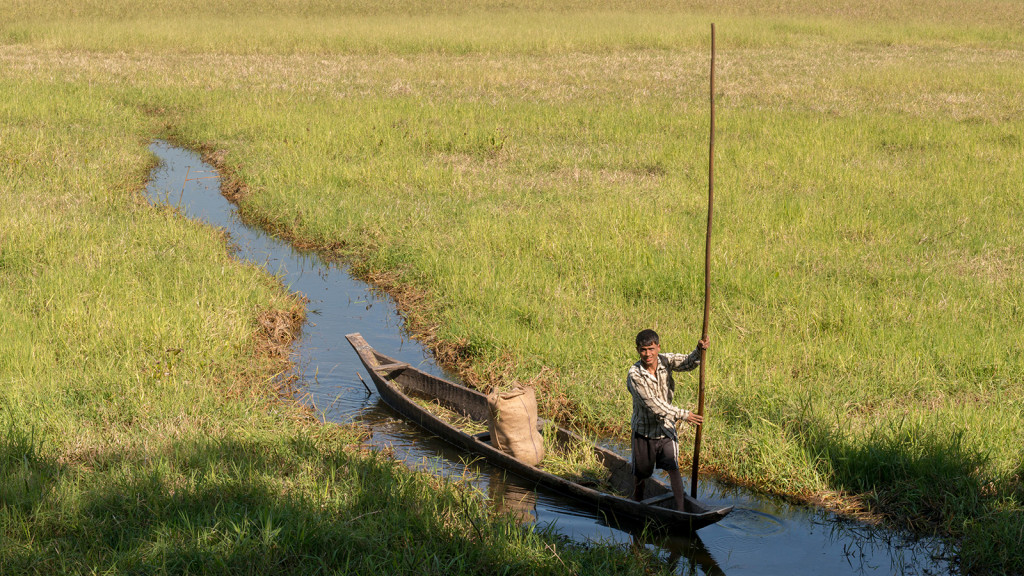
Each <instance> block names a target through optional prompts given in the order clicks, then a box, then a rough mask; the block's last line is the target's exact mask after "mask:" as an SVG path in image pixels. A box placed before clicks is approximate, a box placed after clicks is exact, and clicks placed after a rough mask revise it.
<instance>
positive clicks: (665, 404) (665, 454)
mask: <svg viewBox="0 0 1024 576" xmlns="http://www.w3.org/2000/svg"><path fill="white" fill-rule="evenodd" d="M707 347H708V343H707V340H701V341H699V342H697V347H696V348H694V350H693V352H691V353H689V354H673V353H668V352H666V353H665V354H662V353H661V344H660V343H659V341H658V333H657V332H655V331H654V330H650V329H648V330H643V331H642V332H640V333H639V334H637V335H636V351H637V353H638V354H639V355H640V360H639V361H638V362H637V363H636V364H633V365H632V366H630V367H629V373H628V374H627V376H626V388H628V389H629V393H630V394H631V395H632V396H633V417H632V418H631V419H630V422H629V424H630V428H631V429H632V430H633V442H632V445H633V499H634V500H637V501H639V500H643V499H644V481H645V480H647V479H648V478H650V477H651V474H653V473H654V468H655V466H657V467H658V468H661V469H662V470H664V471H666V472H667V473H668V478H669V481H670V482H671V484H672V493H673V494H674V495H675V498H676V509H677V510H680V511H682V510H685V508H684V498H683V495H684V491H683V479H682V477H681V476H680V475H679V440H678V437H677V436H676V423H678V422H689V423H690V424H692V425H694V426H699V425H700V424H701V423H703V422H704V418H703V417H701V416H700V415H699V414H694V413H693V412H690V411H689V410H684V409H683V408H677V407H675V406H673V405H672V396H673V394H674V393H675V389H676V383H675V380H673V379H672V372H680V371H688V370H693V369H694V368H696V367H697V366H698V365H700V351H701V349H707Z"/></svg>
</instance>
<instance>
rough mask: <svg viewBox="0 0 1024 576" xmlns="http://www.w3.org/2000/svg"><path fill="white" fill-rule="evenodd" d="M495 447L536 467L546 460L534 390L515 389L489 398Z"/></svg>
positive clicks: (492, 441)
mask: <svg viewBox="0 0 1024 576" xmlns="http://www.w3.org/2000/svg"><path fill="white" fill-rule="evenodd" d="M487 406H488V408H490V411H491V422H490V428H491V444H493V445H494V447H495V448H497V449H499V450H501V451H502V452H505V453H506V454H511V455H512V456H513V457H514V458H516V459H517V460H520V461H522V462H525V463H526V464H529V465H530V466H536V465H537V464H539V463H540V461H541V460H543V459H544V438H543V437H542V436H541V435H540V432H538V431H537V396H536V394H535V393H534V391H533V388H530V387H527V388H515V389H513V390H511V391H507V392H495V393H493V394H491V395H490V396H488V397H487Z"/></svg>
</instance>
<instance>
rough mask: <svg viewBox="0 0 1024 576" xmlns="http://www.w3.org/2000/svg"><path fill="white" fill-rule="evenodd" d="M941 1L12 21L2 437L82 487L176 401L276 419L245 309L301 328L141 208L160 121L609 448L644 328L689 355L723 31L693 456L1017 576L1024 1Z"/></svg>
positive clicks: (172, 8)
mask: <svg viewBox="0 0 1024 576" xmlns="http://www.w3.org/2000/svg"><path fill="white" fill-rule="evenodd" d="M959 7H960V5H959V4H957V3H952V2H947V3H934V2H894V3H885V4H884V5H881V3H875V2H844V3H841V4H840V5H838V7H836V6H835V5H829V6H828V7H826V6H819V5H817V4H812V3H808V2H806V1H803V0H792V1H790V2H775V3H772V4H771V5H764V4H762V3H753V2H751V3H744V2H741V3H730V5H729V6H728V7H725V6H720V5H719V4H718V3H713V2H704V3H693V4H686V5H684V4H682V3H679V4H676V3H669V2H666V3H660V4H657V5H652V4H647V3H644V4H642V5H641V4H639V3H637V4H633V3H628V2H596V3H593V2H591V3H572V2H560V3H557V5H554V6H552V3H547V2H545V3H539V2H535V3H529V2H523V3H515V4H512V3H505V2H494V3H460V2H447V3H443V4H440V5H438V4H435V3H429V2H421V3H416V2H410V3H402V4H401V5H399V4H398V3H368V2H362V1H353V2H350V3H347V4H337V3H329V2H288V3H271V2H258V1H257V2H236V1H234V0H214V1H211V2H203V3H193V2H177V3H172V2H167V3H160V4H159V5H150V4H149V3H143V2H129V1H127V0H122V1H119V2H113V3H99V2H91V3H89V2H87V3H77V4H75V6H74V7H67V6H65V4H64V3H59V2H42V1H11V0H6V1H0V12H2V13H3V14H5V18H4V19H3V21H2V22H0V87H2V91H0V93H2V94H3V95H4V98H3V99H2V100H0V115H2V118H3V124H2V128H0V130H2V132H0V138H2V140H0V159H2V162H0V170H2V171H3V175H4V178H3V180H2V181H0V196H2V198H3V203H2V206H0V211H2V212H0V216H2V220H3V222H4V228H3V231H2V232H0V234H2V239H3V252H2V253H0V254H2V255H0V298H2V299H3V300H2V303H0V305H2V307H3V309H4V311H5V319H4V323H3V326H2V327H0V330H2V332H3V334H2V341H3V342H2V343H0V346H2V347H3V349H2V354H0V357H2V358H3V360H0V362H3V363H4V364H3V365H2V366H0V378H2V379H4V381H5V388H7V389H6V390H5V392H4V393H3V394H4V396H3V398H4V399H5V400H4V402H5V405H6V406H7V407H8V408H7V412H8V415H9V416H8V420H7V421H8V429H9V430H10V432H9V434H8V437H9V440H8V444H7V445H9V446H21V447H22V448H25V447H29V448H31V447H32V446H36V444H34V443H40V442H41V446H42V447H41V448H39V447H36V448H31V450H29V452H31V453H32V454H38V456H37V458H38V461H39V462H42V463H43V464H39V466H42V468H39V469H36V470H34V471H32V472H31V473H32V474H35V476H33V477H34V478H55V477H59V478H64V477H65V475H67V474H71V477H76V478H77V477H78V476H76V475H79V474H80V475H81V478H84V480H80V481H78V482H81V483H83V484H85V485H88V484H89V483H91V482H101V480H97V479H98V478H101V477H102V474H103V473H106V472H103V471H104V470H107V468H104V467H102V466H100V467H99V468H97V466H98V465H97V464H96V459H97V458H99V459H100V460H101V461H102V459H103V458H105V457H106V458H109V457H110V456H109V454H111V453H117V454H121V456H119V457H118V459H116V461H117V462H119V463H121V462H125V463H127V464H124V466H125V467H126V469H125V470H122V471H121V472H119V474H122V475H124V476H123V477H126V478H127V477H133V478H134V477H135V476H134V475H137V474H143V475H144V476H146V477H147V478H148V477H150V476H152V475H153V474H156V472H154V470H159V467H158V463H159V462H160V457H165V458H170V456H160V457H158V456H156V455H157V454H166V453H167V452H166V451H167V449H168V448H167V446H170V445H173V441H172V440H171V438H174V437H175V436H174V434H175V432H174V430H177V429H180V430H191V429H192V424H190V422H191V420H190V418H195V417H194V416H190V415H189V414H190V412H189V411H188V410H185V409H184V408H182V407H183V406H197V407H202V406H206V405H207V403H208V405H209V406H210V408H209V413H208V414H206V413H204V414H206V415H205V416H204V417H203V418H201V419H200V420H201V421H203V422H205V423H204V424H203V426H207V427H212V428H213V429H214V430H215V431H216V434H214V436H218V435H219V436H218V437H223V438H225V439H226V440H225V441H227V440H230V441H232V442H234V441H236V440H237V436H238V435H239V434H242V432H240V430H247V429H248V428H249V427H250V424H248V422H249V419H251V418H255V419H256V420H258V421H262V419H265V418H270V417H269V416H267V412H266V411H259V410H256V411H254V410H252V406H253V405H258V406H261V407H262V406H265V403H264V400H263V399H264V394H263V393H259V394H256V396H254V397H253V399H252V400H251V401H248V403H246V402H244V401H240V400H239V398H248V397H250V396H251V394H252V393H251V392H249V390H250V387H249V386H250V384H251V382H252V380H253V379H255V380H257V381H259V380H260V379H264V380H265V379H267V374H272V373H273V372H274V371H275V370H276V368H274V367H273V366H276V364H275V363H273V362H270V361H269V360H267V361H265V362H261V363H257V364H253V363H251V362H250V361H249V359H250V358H251V357H252V355H253V354H254V353H255V350H254V340H255V339H254V332H255V331H256V330H255V328H254V327H255V326H258V323H257V322H256V320H255V318H256V316H257V314H258V313H259V312H261V311H266V310H279V311H285V315H286V316H291V315H296V314H300V311H295V310H293V308H294V306H295V303H294V302H291V301H289V300H288V298H287V297H286V296H284V295H282V294H281V293H280V289H279V288H278V287H277V286H276V285H275V284H274V283H273V282H272V281H270V280H268V279H265V278H262V277H261V275H260V274H259V273H258V272H257V271H255V270H251V269H249V268H247V267H244V266H238V265H236V264H232V263H230V262H229V261H228V260H227V257H226V256H225V255H224V250H223V240H221V239H219V238H216V237H215V236H213V235H211V233H210V232H208V231H204V230H202V229H200V228H198V227H196V226H192V225H189V224H187V223H183V222H181V221H180V220H179V219H177V218H176V217H175V216H174V215H173V214H169V213H163V212H159V211H157V212H155V213H154V211H152V210H149V209H146V208H144V207H142V206H141V205H140V203H139V200H138V195H137V193H136V192H137V190H138V188H139V186H141V182H142V178H143V177H144V173H145V168H146V166H147V162H150V161H151V160H150V159H148V158H147V156H146V153H145V144H146V142H148V140H149V139H150V138H153V137H156V136H162V137H170V138H173V139H175V140H176V141H178V142H181V143H184V144H188V145H191V146H194V147H196V148H204V149H207V150H211V151H220V152H219V154H218V155H217V157H218V158H219V161H220V162H221V163H222V165H223V166H224V167H225V168H226V169H228V170H229V171H230V173H231V174H233V176H234V177H235V178H237V180H238V182H240V183H243V184H244V191H245V196H244V197H243V199H242V200H241V201H240V206H241V209H242V211H243V212H244V213H245V214H246V216H247V217H248V218H250V219H252V220H253V221H254V222H259V223H262V224H263V225H264V226H266V227H268V228H270V229H272V230H275V231H277V232H278V233H280V234H282V235H284V236H286V237H289V238H292V239H295V240H296V241H299V242H302V243H304V244H307V245H312V246H318V247H320V248H321V249H323V250H324V251H326V252H329V253H330V254H333V255H335V256H338V257H342V258H345V259H347V260H349V261H351V262H353V263H354V265H355V266H354V269H355V270H356V272H357V273H359V274H361V275H363V276H365V277H367V278H370V279H372V280H374V281H375V282H378V283H379V284H381V285H382V286H385V287H387V288H388V289H390V290H392V291H394V292H395V293H396V294H398V295H399V296H400V298H401V299H402V301H403V302H405V303H406V304H405V306H406V312H407V316H408V317H409V318H410V322H411V323H412V325H413V326H414V327H415V328H416V330H418V331H419V332H421V336H422V337H423V338H424V339H425V340H427V341H428V342H430V343H431V344H432V345H433V346H434V347H435V348H436V349H437V351H438V353H439V356H440V357H441V358H442V359H444V360H446V361H447V362H448V363H450V364H453V365H458V366H460V367H461V368H462V370H463V371H464V374H465V377H466V378H467V379H469V380H489V379H494V378H496V377H497V376H496V375H499V374H500V375H503V376H504V377H506V378H511V379H517V380H520V381H529V382H532V383H534V384H535V385H536V386H537V387H538V388H539V389H540V390H541V391H542V393H541V394H539V396H538V397H539V400H540V402H541V405H542V411H543V412H544V413H545V415H547V416H553V417H557V418H558V419H560V420H561V421H563V422H564V423H567V424H571V425H573V426H576V427H578V428H581V429H585V430H589V431H603V432H608V433H612V434H619V435H622V434H624V433H625V427H626V425H627V424H626V423H627V422H628V411H629V397H628V394H626V392H625V389H624V386H623V377H624V373H625V369H626V367H627V366H628V365H629V364H630V363H632V362H633V361H634V360H635V359H634V355H635V352H634V351H633V347H632V339H633V336H634V335H635V333H636V332H637V331H638V330H640V329H641V328H644V327H648V326H650V327H654V328H656V329H657V330H658V331H659V332H660V333H661V334H662V336H663V347H664V348H665V349H666V350H679V351H689V350H690V349H692V347H693V345H694V342H695V341H696V339H697V337H698V336H699V331H700V320H701V318H700V314H701V302H702V297H703V295H702V293H701V292H702V287H703V276H702V275H703V249H704V246H703V226H704V216H705V210H706V189H707V136H708V102H707V72H708V52H709V23H710V22H715V23H716V27H717V30H718V43H717V48H718V54H717V57H718V69H717V72H716V74H717V78H716V81H717V85H718V95H717V114H718V115H717V119H716V121H717V141H716V182H715V189H716V227H715V231H714V233H715V236H714V238H713V258H712V286H713V294H712V312H711V340H712V348H711V350H710V351H709V366H708V370H709V375H708V388H709V391H708V405H707V411H706V412H707V415H708V424H707V427H706V430H705V434H704V445H703V446H702V462H703V464H704V466H705V468H706V469H707V470H708V471H713V472H715V473H717V474H719V475H721V476H723V477H726V478H731V479H734V480H736V481H738V482H741V483H744V484H748V485H752V486H756V487H758V488H761V489H764V490H768V491H772V492H777V493H781V494H787V495H793V496H796V497H799V498H806V499H820V500H824V501H827V502H829V503H830V504H831V505H834V506H837V507H840V508H845V509H848V510H850V511H856V512H861V513H864V512H869V513H872V514H878V515H882V516H884V517H886V518H887V519H888V521H890V522H893V523H897V524H902V525H907V526H911V527H913V528H915V529H917V530H920V531H924V532H931V531H937V532H938V533H941V534H945V535H947V536H949V537H951V539H952V540H953V541H954V542H956V543H957V545H958V549H959V551H960V553H961V559H962V562H963V568H964V569H965V571H967V572H970V573H982V572H985V571H997V572H1000V571H1001V572H1011V573H1012V572H1017V573H1019V572H1022V571H1024V554H1022V552H1020V551H1019V550H1017V547H1015V546H1011V545H1009V543H1011V542H1016V541H1018V540H1019V538H1020V536H1019V535H1020V532H1021V530H1022V529H1024V520H1022V518H1024V514H1022V512H1024V511H1022V500H1024V487H1022V484H1021V476H1022V467H1024V464H1022V462H1024V449H1022V447H1021V442H1020V438H1022V437H1024V424H1022V422H1024V419H1022V415H1024V414H1022V412H1024V301H1022V294H1024V227H1022V226H1021V225H1020V222H1021V221H1022V220H1024V195H1022V194H1021V182H1024V161H1022V158H1024V140H1022V138H1024V137H1022V134H1024V114H1022V112H1024V92H1022V91H1021V90H1020V86H1022V85H1024V67H1021V66H1020V64H1019V62H1021V61H1024V49H1022V47H1021V45H1020V41H1019V39H1020V38H1021V37H1022V34H1024V24H1022V22H1024V5H1021V4H1020V3H1019V2H1014V1H1004V2H997V1H989V2H977V3H974V4H972V6H971V8H970V10H967V11H966V12H964V13H962V14H961V12H962V10H961V9H960V8H959ZM954 15H955V17H954ZM125 254H130V255H132V257H130V258H126V257H125ZM68 264H70V265H68ZM177 349H182V350H184V352H182V353H175V352H172V351H173V350H177ZM260 357H265V355H264V356H260ZM164 366H173V370H163V372H167V373H168V374H169V376H168V377H166V378H164V377H158V375H160V374H162V373H163V372H161V370H162V367H164ZM694 380H695V379H694ZM680 381H681V385H682V387H683V390H682V392H681V394H680V396H681V398H680V400H681V402H683V403H684V404H691V403H692V402H693V401H694V398H695V394H694V393H692V390H693V389H694V388H695V386H692V385H691V384H692V380H691V379H688V378H681V379H680ZM8 382H9V383H10V385H8V384H6V383H8ZM40 383H43V384H44V385H41V384H40ZM225 388H226V389H228V393H227V394H222V393H221V391H222V390H224V389H225ZM265 388H266V385H265V384H262V385H258V386H257V390H264V389H265ZM196 390H199V391H198V392H197V391H196ZM195 394H199V395H200V398H201V399H202V401H201V402H199V401H197V400H196V399H195V397H194V396H193V395H195ZM225 398H227V399H225ZM257 399H259V400H257ZM239 402H241V403H239ZM152 406H158V407H160V408H159V409H157V408H153V407H152ZM195 410H200V408H195ZM29 415H31V416H29ZM83 422H85V423H88V425H83ZM240 422H244V423H246V424H245V425H242V424H239V423H240ZM33 423H34V424H33ZM274 426H276V425H270V424H265V425H264V427H263V428H260V427H259V426H257V427H256V428H257V429H259V430H264V432H262V433H259V432H257V433H253V434H254V435H255V436H256V437H258V438H259V439H260V440H259V442H260V443H262V444H260V445H264V444H266V445H269V446H278V445H279V444H278V443H279V442H286V440H281V439H280V438H279V437H278V436H277V435H275V434H274V433H273V432H275V431H276V429H275V428H274ZM296 426H297V428H295V429H294V431H293V432H290V433H291V434H293V435H299V434H307V433H310V432H308V431H307V429H306V428H304V427H302V426H300V425H298V424H296ZM176 427H177V428H176ZM300 430H301V433H300V432H299V431H300ZM111 431H113V433H112V432H111ZM180 433H184V432H180ZM286 436H287V434H286ZM19 439H20V440H19ZM29 448H25V449H26V450H28V449H29ZM19 450H20V451H19ZM9 451H10V452H11V454H13V456H11V457H5V459H4V460H3V462H5V463H6V464H5V466H6V468H5V470H6V472H5V474H7V476H6V478H8V480H7V485H8V486H16V487H20V486H21V480H22V478H23V477H24V474H26V473H28V472H27V471H28V469H27V468H24V466H27V464H23V463H24V462H29V460H26V459H24V458H23V457H22V456H23V455H24V453H25V452H24V450H22V449H21V448H18V449H14V448H12V449H10V450H9ZM127 454H131V455H133V456H131V457H129V456H126V455H127ZM330 457H331V458H333V457H335V456H333V455H332V456H330ZM141 462H145V465H141ZM120 465H121V464H118V466H120ZM275 465H276V464H275ZM19 466H21V468H19ZM139 470H145V471H146V472H144V473H143V472H139ZM72 472H73V473H72ZM47 475H49V476H47ZM310 482H314V481H313V480H310ZM54 485H55V484H54V481H51V480H46V481H43V480H39V486H41V487H42V488H39V490H53V491H56V492H59V490H62V489H63V488H60V489H57V488H53V487H52V486H54ZM64 485H65V483H64V482H63V481H62V482H58V483H57V484H56V486H60V487H63V486H64ZM26 486H28V484H26ZM46 487H49V488H46ZM19 489H20V488H19ZM9 490H15V488H13V487H11V488H9ZM81 490H83V492H89V489H88V488H81ZM29 492H31V490H30V491H29ZM5 498H6V496H5ZM25 498H29V496H25ZM33 498H35V499H34V500H33V499H32V498H29V500H27V502H30V503H31V502H36V501H44V502H49V501H50V500H52V499H42V500H40V499H39V497H33ZM33 505H34V504H33ZM14 509H15V508H11V507H5V510H14ZM20 509H21V510H32V509H33V508H32V506H31V505H29V504H25V505H24V506H23V507H22V508H20ZM8 514H11V513H10V512H8ZM23 514H29V512H23ZM356 515H358V514H353V516H356ZM175 518H177V516H175ZM8 522H13V521H8ZM40 522H42V521H40ZM42 525H43V524H39V525H38V526H42ZM7 526H18V527H21V528H18V530H22V529H25V530H28V529H38V528H37V527H36V526H37V525H36V524H34V523H33V521H31V520H28V519H25V518H22V519H21V520H19V521H18V522H16V523H9V524H7ZM25 527H28V528H25ZM11 530H12V528H7V531H8V532H10V531H11ZM16 541H17V542H22V543H24V542H28V541H31V539H28V540H26V539H24V538H23V539H21V540H16ZM19 545H25V544H19Z"/></svg>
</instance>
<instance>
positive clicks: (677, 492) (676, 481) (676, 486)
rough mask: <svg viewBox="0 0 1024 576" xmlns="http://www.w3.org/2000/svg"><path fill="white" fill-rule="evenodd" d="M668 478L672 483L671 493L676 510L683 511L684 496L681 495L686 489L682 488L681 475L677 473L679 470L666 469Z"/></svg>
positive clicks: (684, 506)
mask: <svg viewBox="0 0 1024 576" xmlns="http://www.w3.org/2000/svg"><path fill="white" fill-rule="evenodd" d="M668 479H669V482H671V484H672V495H673V496H675V497H676V510H679V511H680V512H685V511H686V498H684V497H683V495H684V494H686V489H685V488H683V477H682V476H680V475H679V470H668Z"/></svg>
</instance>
